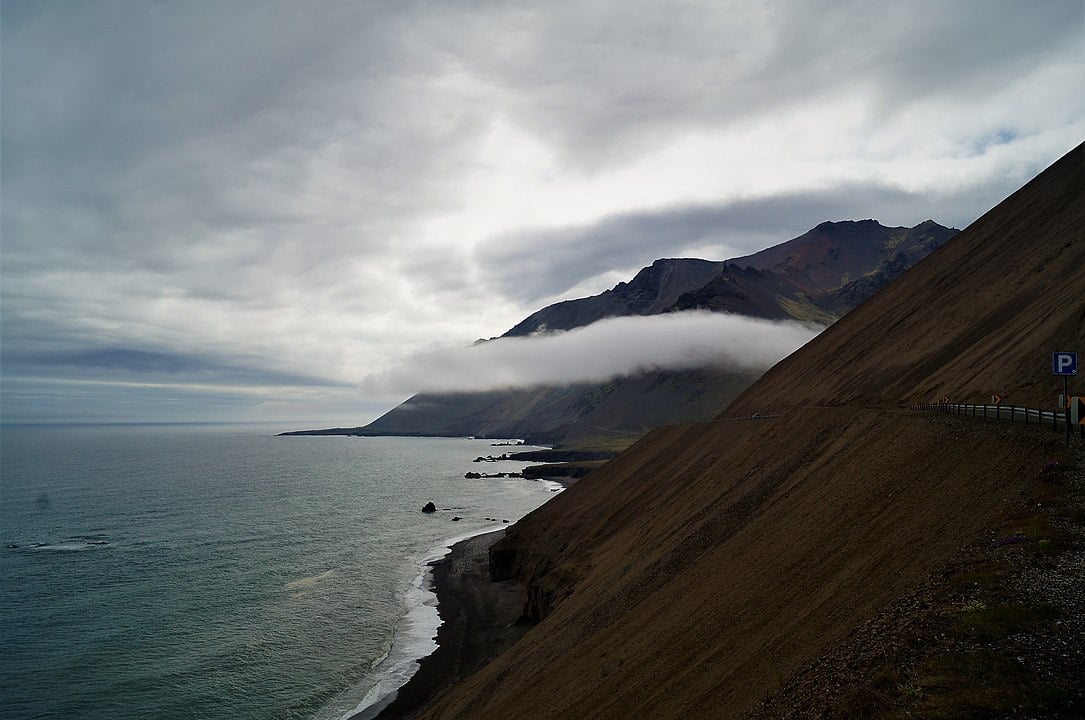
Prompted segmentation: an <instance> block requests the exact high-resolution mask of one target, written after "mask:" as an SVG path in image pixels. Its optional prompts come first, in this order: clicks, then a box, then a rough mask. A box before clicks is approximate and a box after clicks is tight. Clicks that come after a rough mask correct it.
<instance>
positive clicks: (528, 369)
mask: <svg viewBox="0 0 1085 720" xmlns="http://www.w3.org/2000/svg"><path fill="white" fill-rule="evenodd" d="M821 329H822V326H819V325H815V324H813V323H799V322H794V321H792V322H788V321H779V322H773V321H769V320H762V319H760V318H751V317H744V316H742V315H730V314H724V313H711V312H701V311H689V312H680V313H671V314H667V315H652V316H648V317H619V318H609V319H606V320H600V321H598V322H595V323H592V324H591V325H588V326H586V327H582V328H576V329H573V330H567V331H559V332H555V333H550V334H543V335H535V336H529V337H505V338H498V339H495V340H489V341H486V342H481V343H478V344H475V345H472V346H471V347H468V348H441V349H435V350H430V351H427V352H423V353H419V354H417V355H413V356H411V357H409V358H407V359H406V360H404V361H403V362H401V363H400V364H399V365H397V366H396V368H395V369H393V370H389V371H385V372H382V373H376V374H372V375H369V376H367V377H366V378H365V380H364V381H363V383H362V390H363V392H365V393H366V394H367V395H370V396H379V395H380V394H381V393H386V394H387V393H390V394H393V395H395V394H397V393H404V392H477V391H484V390H500V389H505V388H517V387H532V386H536V385H570V384H574V383H584V382H602V381H605V380H609V379H611V378H614V377H619V376H623V375H630V374H633V373H636V372H643V371H647V370H658V369H676V368H695V367H704V366H715V367H719V368H725V369H734V370H750V369H762V370H763V369H765V368H767V367H769V366H770V365H772V364H773V363H775V362H777V361H778V360H780V359H781V358H783V357H785V356H786V355H788V354H789V353H791V352H793V351H794V350H795V349H796V348H798V347H800V346H801V345H802V344H803V343H805V342H807V341H808V340H809V339H810V338H812V337H814V336H815V335H816V334H817V333H818V332H820V331H821Z"/></svg>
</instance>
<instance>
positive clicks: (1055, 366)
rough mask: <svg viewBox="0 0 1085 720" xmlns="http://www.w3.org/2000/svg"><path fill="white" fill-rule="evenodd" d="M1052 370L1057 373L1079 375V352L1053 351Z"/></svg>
mask: <svg viewBox="0 0 1085 720" xmlns="http://www.w3.org/2000/svg"><path fill="white" fill-rule="evenodd" d="M1051 372H1052V373H1054V374H1055V375H1077V353H1076V352H1054V353H1051Z"/></svg>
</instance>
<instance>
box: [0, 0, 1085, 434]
mask: <svg viewBox="0 0 1085 720" xmlns="http://www.w3.org/2000/svg"><path fill="white" fill-rule="evenodd" d="M0 25H2V45H0V50H2V63H0V67H2V73H3V76H2V86H0V87H2V105H0V112H2V122H0V126H2V148H0V153H2V154H0V163H2V185H0V192H2V223H3V226H2V246H0V249H2V257H0V269H2V278H0V279H2V286H0V292H2V313H3V317H2V328H0V330H2V346H0V352H2V362H3V365H2V383H3V384H2V406H0V409H2V412H3V420H4V421H7V422H15V421H35V420H44V421H56V420H75V421H87V420H144V419H149V420H207V419H237V420H260V419H268V420H282V421H284V422H285V421H290V422H295V421H296V422H299V423H311V422H315V423H327V424H328V425H331V424H342V423H351V424H359V423H363V422H367V421H368V420H371V419H372V418H374V417H375V416H377V415H378V414H380V413H381V412H383V411H384V410H387V409H388V408H389V407H391V406H392V405H394V404H396V403H397V402H399V401H401V400H403V399H405V398H406V397H407V395H409V394H410V390H409V389H408V388H409V387H410V386H411V372H415V373H416V374H417V375H418V377H419V383H418V386H419V389H421V388H422V387H423V385H425V386H426V387H429V386H430V385H431V384H432V383H434V382H438V383H439V382H440V377H441V373H442V371H443V369H444V368H446V367H448V366H456V363H455V362H448V363H445V362H434V358H439V357H452V356H453V355H454V352H453V350H450V349H459V348H463V347H464V346H466V345H468V344H470V343H471V342H472V341H473V340H475V339H476V338H479V337H491V336H494V335H499V334H501V333H502V332H504V331H505V330H507V329H508V328H509V327H511V326H512V325H514V324H515V323H516V322H518V321H519V320H520V319H522V318H523V317H524V316H526V315H528V314H530V313H531V312H533V311H534V310H537V309H538V308H540V307H542V306H544V305H546V304H549V303H551V302H554V301H556V300H559V299H564V298H568V297H576V296H581V295H586V294H592V293H596V292H599V291H601V290H603V289H606V288H608V287H610V286H612V285H613V284H615V283H616V282H618V281H619V280H627V279H629V277H631V276H632V275H633V274H634V273H635V272H636V270H637V269H639V268H640V267H642V266H644V265H647V264H650V263H651V261H652V260H654V259H655V258H658V257H677V256H693V257H704V258H708V259H712V260H722V259H726V258H729V257H736V256H739V255H744V254H748V253H750V252H753V251H755V250H758V249H760V248H762V247H765V246H767V245H772V244H776V243H778V242H782V241H784V240H787V239H790V238H792V237H795V236H797V235H799V234H801V233H802V232H804V231H806V230H807V229H809V228H811V227H813V226H814V225H816V224H818V223H819V222H821V221H824V220H844V219H862V218H875V219H877V220H879V221H881V222H882V223H883V224H886V225H909V226H910V225H915V224H916V223H918V222H921V221H923V220H925V219H927V218H933V219H934V220H936V221H938V222H940V223H942V224H944V225H951V226H956V227H961V228H963V227H965V226H967V225H968V224H969V223H970V222H971V221H972V220H974V219H975V218H977V217H978V216H979V215H981V214H982V213H983V212H985V211H986V210H988V209H989V208H990V207H992V206H993V205H994V204H996V203H997V202H998V201H1000V200H1001V199H1003V198H1004V197H1005V196H1006V195H1008V194H1009V193H1010V192H1012V191H1013V190H1015V189H1016V188H1018V187H1019V186H1020V185H1022V184H1023V183H1024V182H1026V181H1027V180H1028V179H1030V178H1031V177H1033V176H1034V175H1035V174H1037V173H1038V172H1039V171H1040V170H1042V169H1043V168H1044V167H1046V166H1047V165H1049V164H1050V163H1051V162H1053V161H1054V160H1056V159H1057V158H1058V157H1060V156H1061V155H1062V154H1064V153H1065V152H1067V151H1068V150H1069V149H1070V148H1072V147H1073V146H1075V145H1076V144H1078V143H1079V142H1081V140H1082V139H1083V138H1085V82H1083V78H1085V53H1083V46H1085V39H1083V38H1085V18H1083V3H1082V2H1081V0H1035V1H1034V2H1019V1H1018V0H1009V1H1006V2H997V1H994V0H984V1H975V2H974V1H969V0H953V2H947V1H945V0H938V1H934V2H917V1H912V0H896V1H895V2H876V1H872V0H860V1H857V2H845V1H841V0H833V2H771V1H765V0H750V1H748V2H745V1H729V0H714V1H712V2H671V1H665V2H664V1H661V2H637V1H636V0H623V1H622V2H613V3H611V2H600V1H599V0H591V1H587V0H585V1H582V2H559V1H555V0H546V1H545V2H539V3H529V2H510V3H489V2H481V1H478V2H457V1H456V0H441V1H440V2H438V1H434V2H426V1H424V0H416V1H414V2H362V1H360V0H352V1H350V2H332V1H327V0H318V1H316V2H305V3H301V2H269V1H268V0H260V1H258V2H257V1H254V2H243V1H240V0H226V1H225V2H202V1H197V0H192V1H190V2H168V1H167V2H155V3H152V2H146V1H145V0H133V1H131V2H125V1H117V2H90V1H86V2H72V1H71V0H65V1H63V2H48V1H45V0H35V1H30V0H3V4H2V17H0ZM687 320H688V319H687ZM697 321H698V322H699V321H700V320H697ZM744 327H745V326H744ZM619 329H620V328H619ZM613 332H615V330H614V328H609V329H608V330H607V332H599V333H596V334H595V335H589V336H578V337H579V338H580V340H581V343H580V346H581V347H582V348H583V350H582V352H586V353H590V352H591V351H592V348H593V347H598V345H592V343H591V342H588V340H591V339H592V338H595V339H596V342H598V343H607V345H606V346H608V347H609V346H610V345H612V344H613V343H616V342H618V341H617V340H615V338H614V337H613V336H612V335H608V333H613ZM736 332H740V331H739V330H736ZM632 334H634V335H640V336H645V335H647V333H645V332H643V331H642V330H637V331H635V332H633V333H632ZM773 337H774V338H775V337H776V336H775V335H774V336H773ZM774 342H775V340H774ZM796 342H799V341H796ZM517 352H518V351H509V352H506V353H503V354H502V353H494V354H492V355H491V356H489V358H488V361H489V362H491V363H492V364H493V366H492V369H493V372H494V374H495V375H500V373H501V372H504V371H505V370H507V369H508V368H507V367H504V366H501V363H504V362H514V361H517V360H516V358H517V357H520V356H519V355H518V354H517ZM561 352H562V351H558V352H555V353H553V356H554V357H555V358H556V359H555V362H556V363H561V364H563V365H564V364H569V363H573V364H576V362H575V360H570V358H569V357H567V356H564V355H562V354H561ZM630 352H633V350H632V349H631V350H630ZM449 353H452V354H449ZM510 358H511V359H510ZM513 375H514V376H515V373H513ZM457 377H458V378H460V380H457V379H456V378H457ZM435 378H436V380H435ZM423 380H424V382H423ZM460 381H464V382H466V381H465V380H463V376H462V375H456V373H455V372H453V373H452V374H451V375H450V379H449V380H448V382H450V383H455V382H460Z"/></svg>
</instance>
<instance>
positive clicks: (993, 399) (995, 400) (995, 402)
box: [991, 395, 1002, 405]
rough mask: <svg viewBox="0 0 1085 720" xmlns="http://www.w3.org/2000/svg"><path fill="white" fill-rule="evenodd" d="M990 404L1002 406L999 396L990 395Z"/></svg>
mask: <svg viewBox="0 0 1085 720" xmlns="http://www.w3.org/2000/svg"><path fill="white" fill-rule="evenodd" d="M991 404H992V405H1001V404H1002V396H1001V395H992V396H991Z"/></svg>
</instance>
